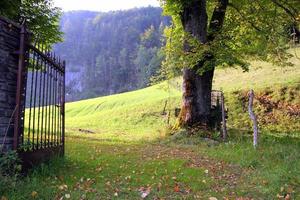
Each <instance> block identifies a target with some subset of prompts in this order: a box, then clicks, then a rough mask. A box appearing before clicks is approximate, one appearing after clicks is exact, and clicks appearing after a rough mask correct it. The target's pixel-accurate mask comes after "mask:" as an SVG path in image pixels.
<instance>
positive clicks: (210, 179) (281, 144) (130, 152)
mask: <svg viewBox="0 0 300 200" xmlns="http://www.w3.org/2000/svg"><path fill="white" fill-rule="evenodd" d="M293 62H294V63H295V66H293V67H285V68H281V67H274V66H272V65H270V64H268V63H258V62H254V63H253V66H252V67H250V71H249V72H247V73H243V72H242V71H241V70H239V69H218V70H217V71H216V75H215V77H216V78H215V81H214V88H215V89H222V90H223V91H224V92H225V96H226V105H227V107H228V108H229V119H228V124H229V128H230V139H229V142H228V143H215V142H212V141H210V140H204V139H202V138H200V137H199V136H193V137H191V138H189V137H187V136H186V135H184V134H183V133H178V134H176V135H174V136H171V137H168V127H169V126H170V125H172V124H174V122H175V117H174V108H175V107H180V101H181V92H180V90H179V89H178V88H180V81H177V80H173V81H170V82H169V84H168V83H162V84H159V85H155V86H152V87H149V88H145V89H142V90H138V91H134V92H129V93H124V94H118V95H112V96H108V97H101V98H95V99H89V100H84V101H79V102H74V103H68V104H67V105H66V133H67V135H66V141H67V143H66V156H65V158H64V159H59V158H58V159H54V160H53V161H51V162H50V164H49V165H48V164H44V165H42V166H40V167H38V168H37V169H34V170H33V171H32V172H31V173H30V174H29V176H28V177H25V178H22V179H21V180H20V181H18V182H17V183H16V185H15V186H13V187H9V188H0V198H1V196H3V197H6V198H8V199H18V200H19V199H34V198H35V199H61V197H63V199H66V197H68V195H69V194H70V198H71V199H80V198H81V199H141V196H140V195H141V194H140V192H139V191H138V190H139V189H141V188H142V187H144V188H149V189H150V188H151V189H150V190H151V192H150V194H149V197H148V199H155V198H156V199H208V198H209V197H217V198H218V199H223V198H225V197H228V198H229V199H235V198H237V197H252V198H254V199H278V197H277V196H284V195H286V194H289V195H291V197H292V199H300V188H299V185H300V176H299V171H300V157H299V156H300V154H299V152H300V142H299V136H300V130H299V126H300V125H299V120H298V118H297V116H296V117H295V116H286V111H285V110H283V111H282V110H276V109H275V110H274V112H273V111H272V116H273V115H274V116H276V117H277V118H278V119H277V118H276V119H277V121H276V123H273V124H272V123H271V122H268V123H262V124H261V127H260V129H261V130H262V132H261V137H260V142H259V148H258V149H257V150H255V149H253V147H252V144H251V140H252V139H251V135H250V133H251V123H250V121H249V119H248V116H247V111H246V110H245V109H244V107H243V106H245V102H243V100H244V99H245V93H246V92H247V91H248V90H249V89H250V88H253V89H255V91H256V93H257V94H258V96H259V95H266V91H267V94H268V95H269V96H270V99H271V100H272V101H274V102H286V103H287V105H288V106H290V105H297V104H298V102H299V99H300V95H299V90H300V89H299V84H300V67H299V65H300V61H299V60H298V59H296V58H294V59H293ZM260 66H262V67H260ZM284 88H287V89H284ZM292 96H293V97H292ZM166 102H167V106H166V110H165V113H164V112H163V111H164V107H165V103H166ZM264 109H265V108H264V107H262V106H261V105H260V104H259V103H258V102H256V112H257V113H258V115H259V116H261V117H260V119H263V120H264V114H265V112H266V111H265V110H264ZM169 111H170V114H171V116H170V119H168V114H167V113H169ZM298 117H299V116H298ZM272 119H273V118H272ZM168 121H169V124H168ZM285 126H287V127H289V128H286V127H285ZM79 129H83V130H89V131H92V132H94V133H93V134H87V133H84V132H80V131H79ZM214 135H217V133H216V134H214ZM274 135H276V137H275V136H274ZM277 136H281V137H277ZM292 137H294V138H292ZM1 192H2V193H1Z"/></svg>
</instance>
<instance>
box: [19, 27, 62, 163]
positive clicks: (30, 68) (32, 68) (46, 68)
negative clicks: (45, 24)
mask: <svg viewBox="0 0 300 200" xmlns="http://www.w3.org/2000/svg"><path fill="white" fill-rule="evenodd" d="M18 54H19V68H18V84H17V95H16V102H17V110H16V115H15V127H14V149H15V150H17V151H18V152H19V155H20V157H21V159H22V161H23V165H24V167H25V168H26V167H30V166H33V165H35V164H37V163H40V162H42V161H45V160H48V159H50V158H51V157H52V156H54V155H64V143H65V140H64V138H65V67H66V65H65V62H64V61H61V60H60V58H58V57H57V56H55V54H53V53H52V52H50V50H49V49H47V48H46V47H45V45H42V44H41V43H36V44H32V43H31V42H30V34H29V33H28V32H27V30H26V28H25V26H22V27H21V33H20V49H19V52H18Z"/></svg>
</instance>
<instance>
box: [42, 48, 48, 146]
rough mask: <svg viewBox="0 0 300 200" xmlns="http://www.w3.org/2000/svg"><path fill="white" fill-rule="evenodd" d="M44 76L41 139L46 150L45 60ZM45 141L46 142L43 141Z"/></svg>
mask: <svg viewBox="0 0 300 200" xmlns="http://www.w3.org/2000/svg"><path fill="white" fill-rule="evenodd" d="M44 51H45V54H46V51H47V50H46V49H45V50H44ZM41 73H42V74H43V84H42V85H43V91H42V123H41V124H42V125H41V133H42V135H43V137H41V143H42V146H43V147H44V148H46V140H45V135H46V134H45V132H44V119H45V115H44V114H45V85H46V83H45V81H46V60H44V62H43V65H42V72H41ZM43 140H44V141H43Z"/></svg>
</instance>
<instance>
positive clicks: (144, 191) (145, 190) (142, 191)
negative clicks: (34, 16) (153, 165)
mask: <svg viewBox="0 0 300 200" xmlns="http://www.w3.org/2000/svg"><path fill="white" fill-rule="evenodd" d="M139 191H140V193H141V197H142V199H145V198H146V197H147V196H148V195H149V194H150V192H151V187H148V188H147V189H145V188H144V187H141V188H140V189H139Z"/></svg>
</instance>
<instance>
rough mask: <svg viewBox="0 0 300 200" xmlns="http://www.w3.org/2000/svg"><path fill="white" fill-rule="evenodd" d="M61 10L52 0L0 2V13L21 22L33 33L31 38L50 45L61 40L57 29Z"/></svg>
mask: <svg viewBox="0 0 300 200" xmlns="http://www.w3.org/2000/svg"><path fill="white" fill-rule="evenodd" d="M60 14H61V11H60V9H59V8H56V7H54V6H53V1H52V0H22V1H21V0H5V1H1V2H0V15H3V16H5V17H8V18H9V19H12V20H14V21H17V22H20V23H23V22H24V20H25V24H26V26H27V27H28V28H29V30H30V31H31V32H32V33H33V38H32V39H33V40H34V41H40V42H42V43H43V44H45V45H47V46H51V45H53V44H55V43H57V42H60V41H62V33H61V32H60V30H59V17H60Z"/></svg>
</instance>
